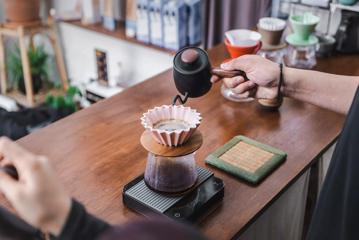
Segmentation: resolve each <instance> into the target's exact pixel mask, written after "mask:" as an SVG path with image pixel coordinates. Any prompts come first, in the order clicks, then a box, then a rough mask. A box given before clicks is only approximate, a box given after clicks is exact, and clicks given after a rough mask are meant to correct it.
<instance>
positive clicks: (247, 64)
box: [211, 55, 280, 99]
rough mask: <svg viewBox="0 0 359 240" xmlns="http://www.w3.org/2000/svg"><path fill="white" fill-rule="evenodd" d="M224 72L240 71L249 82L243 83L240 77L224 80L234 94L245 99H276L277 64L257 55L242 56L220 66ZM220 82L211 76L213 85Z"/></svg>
mask: <svg viewBox="0 0 359 240" xmlns="http://www.w3.org/2000/svg"><path fill="white" fill-rule="evenodd" d="M221 68H222V69H224V70H242V71H244V72H246V74H247V77H248V79H249V80H250V81H244V78H243V77H241V76H238V77H234V78H224V79H223V81H224V84H225V85H226V86H227V87H228V88H231V89H232V91H233V92H234V93H237V94H241V95H243V96H245V97H247V96H252V97H256V98H264V99H274V98H276V97H277V91H278V90H277V86H278V82H279V75H280V69H279V65H278V64H277V63H274V62H272V61H270V60H267V59H265V58H263V57H261V56H258V55H244V56H242V57H239V58H236V59H233V60H231V61H229V62H226V63H224V64H222V65H221ZM219 80H221V79H220V78H218V77H216V76H213V77H212V79H211V81H212V82H213V83H215V82H218V81H219Z"/></svg>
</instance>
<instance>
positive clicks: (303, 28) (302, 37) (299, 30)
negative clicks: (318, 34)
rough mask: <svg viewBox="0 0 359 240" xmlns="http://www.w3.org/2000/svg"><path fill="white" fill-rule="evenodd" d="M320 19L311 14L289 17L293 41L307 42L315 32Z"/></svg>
mask: <svg viewBox="0 0 359 240" xmlns="http://www.w3.org/2000/svg"><path fill="white" fill-rule="evenodd" d="M319 20H320V18H319V17H317V16H315V15H313V14H311V13H304V14H302V15H293V16H291V17H290V23H291V25H292V28H293V32H294V35H293V36H294V39H295V40H297V41H308V40H309V37H310V36H311V35H312V34H313V32H314V31H315V27H316V26H317V24H318V23H319Z"/></svg>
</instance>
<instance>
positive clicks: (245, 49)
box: [224, 38, 262, 58]
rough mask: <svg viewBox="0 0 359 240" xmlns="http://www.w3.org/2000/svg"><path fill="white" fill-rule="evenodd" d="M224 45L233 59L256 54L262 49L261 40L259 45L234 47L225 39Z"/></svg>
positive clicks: (258, 42)
mask: <svg viewBox="0 0 359 240" xmlns="http://www.w3.org/2000/svg"><path fill="white" fill-rule="evenodd" d="M224 43H225V45H226V47H227V50H228V52H229V55H230V56H231V58H237V57H240V56H243V55H246V54H256V53H257V52H258V51H259V50H260V49H261V47H262V42H261V41H260V40H259V41H257V44H255V45H252V46H234V45H231V44H230V43H229V41H228V39H227V38H225V39H224Z"/></svg>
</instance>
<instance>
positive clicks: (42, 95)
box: [5, 88, 65, 107]
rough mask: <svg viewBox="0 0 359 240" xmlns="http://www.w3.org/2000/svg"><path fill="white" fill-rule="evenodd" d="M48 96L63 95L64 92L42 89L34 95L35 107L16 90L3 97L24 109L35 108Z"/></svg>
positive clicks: (61, 90)
mask: <svg viewBox="0 0 359 240" xmlns="http://www.w3.org/2000/svg"><path fill="white" fill-rule="evenodd" d="M48 94H52V95H55V96H57V95H64V94H65V91H64V90H63V89H57V88H56V89H50V90H49V89H42V90H40V92H39V93H38V94H36V95H35V96H34V97H35V105H31V104H30V103H29V102H28V101H27V98H26V95H24V94H23V93H21V92H19V91H18V90H12V91H10V92H7V93H6V94H5V96H7V97H9V98H12V99H14V100H15V101H16V102H17V103H18V104H20V105H21V106H24V107H35V106H38V105H40V104H42V103H44V102H45V100H46V96H47V95H48Z"/></svg>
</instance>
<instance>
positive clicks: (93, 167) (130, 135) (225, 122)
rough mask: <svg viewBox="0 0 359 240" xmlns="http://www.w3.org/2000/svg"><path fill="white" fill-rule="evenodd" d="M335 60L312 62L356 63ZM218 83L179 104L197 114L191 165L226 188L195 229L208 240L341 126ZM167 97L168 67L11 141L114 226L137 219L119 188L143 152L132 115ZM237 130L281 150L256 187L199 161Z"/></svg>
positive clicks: (301, 165) (327, 66)
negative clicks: (234, 95)
mask: <svg viewBox="0 0 359 240" xmlns="http://www.w3.org/2000/svg"><path fill="white" fill-rule="evenodd" d="M209 55H210V58H211V60H212V64H213V65H218V64H219V63H220V62H221V61H222V60H224V59H226V58H228V55H227V53H226V50H225V48H224V46H223V45H219V46H217V47H215V48H214V49H212V50H211V51H210V52H209ZM335 59H336V58H333V59H330V60H323V61H320V63H319V65H318V68H319V69H321V70H325V71H328V72H336V71H337V70H338V73H342V74H344V73H346V74H358V75H359V73H358V72H357V71H358V68H356V70H355V69H354V68H352V67H353V63H352V62H353V61H354V60H353V59H356V58H354V57H350V56H349V57H343V59H342V60H341V61H337V60H335ZM344 59H346V60H345V61H346V62H347V63H348V64H345V63H344ZM355 61H356V63H358V60H355ZM349 63H352V64H349ZM149 64H151V62H150V61H149ZM335 64H337V67H335ZM357 65H358V64H357ZM219 86H220V85H219V84H216V85H215V86H214V87H213V89H212V90H211V91H210V92H209V93H208V94H207V95H206V96H204V97H202V98H199V99H191V100H190V101H189V102H188V103H187V105H189V106H191V107H193V108H196V109H197V110H198V111H199V112H201V113H202V116H203V121H202V125H201V126H200V128H199V129H200V130H201V132H202V133H203V136H204V144H203V146H202V147H201V149H200V150H199V151H198V153H197V155H196V158H197V163H198V165H200V166H205V167H207V168H209V169H211V170H212V171H214V172H215V174H216V175H217V176H218V177H220V178H222V179H223V180H224V182H225V185H226V187H225V197H224V202H223V204H222V205H221V206H220V207H219V208H218V209H217V210H216V211H215V212H213V213H212V214H211V215H210V216H209V217H207V218H206V219H205V221H203V222H202V223H200V224H199V226H200V229H201V230H202V231H203V233H204V234H205V235H207V236H208V237H210V238H211V239H230V238H232V237H233V236H235V235H236V234H238V233H240V232H242V231H243V230H244V229H245V228H246V227H247V226H248V225H249V224H250V223H251V222H252V221H254V220H255V219H256V217H258V216H259V215H260V214H261V212H262V211H263V210H265V209H266V208H267V207H268V206H269V205H270V204H271V203H272V202H273V201H274V200H275V199H276V198H277V197H278V196H279V195H280V194H281V193H282V192H283V191H284V190H285V189H286V188H287V187H289V186H290V185H291V184H292V183H293V182H294V181H295V180H296V179H297V178H298V177H299V176H300V175H301V173H303V172H304V171H305V170H306V169H307V168H308V167H309V166H310V165H311V164H312V163H313V162H314V161H315V160H316V159H317V158H318V156H320V155H321V153H323V151H325V150H326V149H327V148H328V147H329V146H330V144H331V143H332V142H333V141H334V140H335V139H336V138H337V136H338V134H339V133H340V131H341V128H342V125H343V121H344V116H342V115H339V114H336V113H333V112H331V111H328V110H324V109H321V108H318V107H315V106H312V105H309V104H305V103H302V102H298V101H294V100H291V99H285V101H284V104H283V106H282V107H281V109H280V111H279V112H274V113H270V112H265V111H262V110H260V109H259V108H258V107H257V104H256V102H251V103H234V102H229V101H227V100H225V99H224V98H223V97H222V96H221V94H220V91H219ZM175 94H176V89H175V86H174V83H173V81H172V72H171V71H170V70H169V71H166V72H164V73H161V74H159V75H157V76H155V77H153V78H151V79H149V80H148V81H145V82H143V83H141V84H139V85H136V86H134V87H132V88H129V89H127V90H125V91H124V92H122V93H120V94H118V95H116V96H114V97H112V98H110V99H108V100H104V101H102V102H100V103H98V104H95V105H94V106H92V107H90V108H88V109H85V110H82V111H80V112H77V113H75V114H73V115H71V116H69V117H67V118H65V119H63V120H60V121H58V122H56V123H54V124H52V125H50V126H49V127H46V128H44V129H41V130H39V131H37V132H35V133H33V134H31V135H29V136H27V137H25V138H23V139H21V140H20V141H19V142H20V143H21V145H23V146H25V147H26V148H28V149H29V150H31V151H34V152H36V153H38V154H43V155H46V156H48V157H49V158H50V159H51V160H52V162H53V164H54V166H55V168H56V171H57V173H58V175H59V178H60V181H62V182H63V183H64V184H65V186H66V188H67V190H68V192H69V193H70V194H71V195H72V196H73V197H75V198H76V199H78V200H79V201H81V202H83V203H84V204H85V205H86V207H87V208H88V210H89V211H90V212H91V213H94V214H96V215H98V216H99V217H101V218H104V219H106V220H108V221H110V222H111V223H116V224H120V223H123V222H125V221H128V220H130V219H132V218H134V217H136V216H137V214H135V213H134V212H132V211H131V210H129V209H127V208H125V207H124V206H123V204H122V200H121V193H122V188H123V186H124V185H125V184H126V183H128V182H129V181H131V180H132V179H134V178H135V177H137V176H138V175H140V174H142V173H143V171H144V168H145V163H146V156H147V152H146V151H145V150H144V149H143V148H142V147H141V145H140V136H141V134H142V132H143V128H142V126H141V124H140V117H141V115H142V113H143V112H145V111H146V110H147V109H149V108H153V107H154V106H159V105H162V104H170V103H171V100H172V97H173V96H174V95H175ZM239 134H241V135H245V136H247V137H250V138H253V139H255V140H258V141H260V142H263V143H266V144H269V145H271V146H273V147H276V148H279V149H281V150H283V151H285V152H287V153H288V158H287V160H286V162H285V163H284V164H283V165H281V166H280V167H279V168H278V169H277V170H276V171H275V172H274V173H273V174H272V175H270V176H269V177H268V178H267V179H265V180H264V181H263V182H262V183H261V184H260V185H259V186H257V187H254V186H250V185H248V184H246V183H245V182H243V181H241V180H239V179H237V178H235V177H232V176H230V175H228V174H226V173H224V172H221V171H219V170H216V169H214V168H212V167H210V166H206V165H205V164H204V158H205V157H206V156H207V155H208V154H209V153H211V152H213V151H214V150H215V149H216V148H218V147H220V146H221V145H223V144H224V143H225V142H227V141H228V140H230V139H231V138H232V137H234V136H236V135H239Z"/></svg>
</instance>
